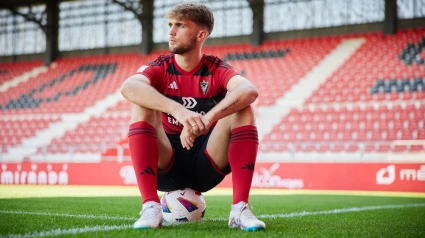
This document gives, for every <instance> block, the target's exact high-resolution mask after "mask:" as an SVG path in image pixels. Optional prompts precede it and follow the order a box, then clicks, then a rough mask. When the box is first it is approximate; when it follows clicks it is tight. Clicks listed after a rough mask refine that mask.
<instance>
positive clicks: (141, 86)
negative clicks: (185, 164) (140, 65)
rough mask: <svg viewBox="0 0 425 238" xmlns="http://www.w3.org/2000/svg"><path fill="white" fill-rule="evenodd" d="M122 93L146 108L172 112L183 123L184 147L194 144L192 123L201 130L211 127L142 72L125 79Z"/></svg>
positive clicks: (204, 119) (182, 138)
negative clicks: (151, 81) (172, 98)
mask: <svg viewBox="0 0 425 238" xmlns="http://www.w3.org/2000/svg"><path fill="white" fill-rule="evenodd" d="M121 94H122V95H123V96H124V97H125V98H126V99H127V100H128V101H130V102H132V103H134V104H136V105H139V106H141V107H144V108H148V109H152V110H156V111H161V112H164V113H168V114H171V115H172V116H173V117H174V118H176V119H177V121H179V122H180V123H181V124H182V125H183V127H184V128H183V132H182V135H181V141H182V145H183V147H184V148H188V149H189V148H190V147H191V146H193V141H194V139H195V138H194V135H193V133H192V132H191V128H192V127H193V126H192V125H196V126H197V128H199V129H200V130H202V131H203V130H205V128H209V126H210V122H209V121H208V120H207V119H206V118H203V117H202V116H201V115H200V114H198V113H196V112H192V111H190V110H188V109H187V108H185V107H184V106H183V105H181V104H179V103H177V102H175V101H173V100H171V99H169V98H167V97H165V96H164V95H162V94H161V93H159V92H158V91H157V90H156V89H155V88H153V87H152V86H151V84H150V80H149V79H148V78H147V77H146V76H144V75H141V74H136V75H133V76H131V77H129V78H128V79H126V80H125V81H124V83H123V84H122V86H121Z"/></svg>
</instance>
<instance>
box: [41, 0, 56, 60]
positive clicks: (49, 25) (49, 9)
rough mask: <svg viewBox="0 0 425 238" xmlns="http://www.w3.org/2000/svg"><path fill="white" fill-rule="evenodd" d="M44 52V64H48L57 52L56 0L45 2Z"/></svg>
mask: <svg viewBox="0 0 425 238" xmlns="http://www.w3.org/2000/svg"><path fill="white" fill-rule="evenodd" d="M46 13H47V22H46V31H45V33H46V52H45V54H44V64H45V65H50V64H51V63H52V62H53V61H55V59H56V57H57V56H58V54H59V3H58V1H47V2H46Z"/></svg>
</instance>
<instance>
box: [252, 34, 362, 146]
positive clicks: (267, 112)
mask: <svg viewBox="0 0 425 238" xmlns="http://www.w3.org/2000/svg"><path fill="white" fill-rule="evenodd" d="M364 42H365V39H363V38H361V39H350V40H344V41H342V42H341V43H340V44H339V45H338V46H337V47H336V48H335V49H334V50H333V51H332V52H331V53H330V54H328V55H327V56H326V57H325V58H324V59H323V60H322V61H321V62H320V63H319V64H318V65H317V66H316V67H314V68H313V69H312V70H311V71H310V72H309V73H307V75H306V76H305V77H303V78H301V79H300V80H299V81H298V82H297V83H296V84H295V85H293V86H292V88H291V89H289V90H288V91H287V92H286V93H285V94H284V95H283V96H282V97H281V98H279V99H278V100H277V101H276V103H275V104H274V105H272V106H262V107H259V108H258V112H259V113H258V118H257V127H258V132H259V136H260V138H262V137H263V136H264V135H266V134H268V133H269V132H270V131H271V129H272V128H273V126H274V125H276V124H277V123H279V121H280V119H281V118H282V117H284V116H285V115H286V114H288V112H289V111H290V110H291V108H301V107H302V106H303V104H304V102H305V101H306V100H307V99H308V98H309V97H310V96H311V94H312V93H313V92H314V91H315V90H316V89H317V88H319V86H320V85H321V84H322V83H324V82H325V81H326V79H327V78H328V77H329V76H330V75H331V74H332V73H333V72H335V71H336V70H337V69H338V68H339V67H340V66H341V65H343V64H344V63H345V61H346V60H347V59H348V58H349V57H350V56H351V55H352V54H354V53H355V52H356V50H357V49H359V48H360V46H361V45H362V44H363V43H364Z"/></svg>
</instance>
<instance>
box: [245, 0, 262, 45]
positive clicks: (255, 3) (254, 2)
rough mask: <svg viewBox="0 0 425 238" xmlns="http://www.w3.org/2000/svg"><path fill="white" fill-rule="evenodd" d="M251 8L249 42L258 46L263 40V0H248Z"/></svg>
mask: <svg viewBox="0 0 425 238" xmlns="http://www.w3.org/2000/svg"><path fill="white" fill-rule="evenodd" d="M248 3H249V6H250V8H251V10H252V18H253V19H252V40H251V44H252V45H255V46H259V45H261V44H262V43H263V41H264V0H248Z"/></svg>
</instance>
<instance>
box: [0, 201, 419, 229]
mask: <svg viewBox="0 0 425 238" xmlns="http://www.w3.org/2000/svg"><path fill="white" fill-rule="evenodd" d="M410 207H425V203H415V204H395V205H383V206H365V207H351V208H341V209H333V210H326V211H316V212H305V211H304V212H293V213H286V214H271V215H259V216H258V217H259V218H293V217H303V216H316V215H331V214H339V213H349V212H361V211H370V210H382V209H398V208H410ZM0 213H3V214H28V215H53V216H65V217H77V218H89V219H108V220H135V219H136V218H129V217H113V216H106V215H101V216H94V215H72V214H59V213H46V212H24V211H4V210H2V211H0ZM203 221H205V222H206V221H227V218H209V219H205V220H203ZM131 227H132V225H122V226H93V227H84V228H71V229H68V230H62V229H55V230H51V231H41V232H32V233H28V234H11V235H8V236H9V237H44V236H59V235H68V234H80V233H86V232H96V231H111V230H124V229H130V228H131Z"/></svg>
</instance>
